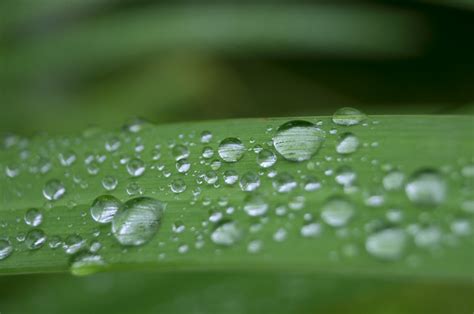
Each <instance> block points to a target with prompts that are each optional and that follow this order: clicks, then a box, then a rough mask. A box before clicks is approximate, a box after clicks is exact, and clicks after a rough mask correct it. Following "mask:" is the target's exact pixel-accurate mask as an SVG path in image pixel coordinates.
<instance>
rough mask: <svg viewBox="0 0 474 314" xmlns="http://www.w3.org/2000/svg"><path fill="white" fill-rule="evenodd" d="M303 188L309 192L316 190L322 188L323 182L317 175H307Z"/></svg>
mask: <svg viewBox="0 0 474 314" xmlns="http://www.w3.org/2000/svg"><path fill="white" fill-rule="evenodd" d="M303 188H304V190H305V191H307V192H312V191H316V190H318V189H320V188H321V182H319V180H318V179H317V178H316V177H313V176H305V177H304V182H303Z"/></svg>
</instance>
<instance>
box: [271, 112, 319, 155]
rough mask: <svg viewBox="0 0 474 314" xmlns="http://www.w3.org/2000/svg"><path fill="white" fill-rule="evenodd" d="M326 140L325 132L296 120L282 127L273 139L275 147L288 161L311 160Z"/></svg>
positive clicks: (305, 122) (309, 123)
mask: <svg viewBox="0 0 474 314" xmlns="http://www.w3.org/2000/svg"><path fill="white" fill-rule="evenodd" d="M324 140H325V132H324V131H322V130H321V129H319V128H317V127H316V126H315V125H314V124H313V123H311V122H308V121H301V120H294V121H290V122H287V123H285V124H283V125H281V126H280V127H279V128H278V130H277V132H276V134H275V136H274V137H273V146H274V147H275V149H276V151H277V152H278V153H279V154H280V155H282V156H283V158H285V159H286V160H290V161H304V160H308V159H310V158H311V157H312V156H313V155H314V154H316V152H317V151H318V150H319V148H320V147H321V145H322V143H323V142H324Z"/></svg>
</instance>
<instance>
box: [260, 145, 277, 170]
mask: <svg viewBox="0 0 474 314" xmlns="http://www.w3.org/2000/svg"><path fill="white" fill-rule="evenodd" d="M276 161H277V157H276V155H275V154H274V153H273V152H272V151H271V150H269V149H263V150H261V151H260V152H259V153H258V155H257V163H258V165H259V166H260V167H262V168H270V167H271V166H273V165H274V164H275V163H276Z"/></svg>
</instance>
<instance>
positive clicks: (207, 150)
mask: <svg viewBox="0 0 474 314" xmlns="http://www.w3.org/2000/svg"><path fill="white" fill-rule="evenodd" d="M201 156H202V157H203V158H205V159H209V158H212V156H214V150H213V149H212V148H211V147H209V146H206V147H204V148H203V149H202V154H201Z"/></svg>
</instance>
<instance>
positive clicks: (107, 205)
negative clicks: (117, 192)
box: [89, 195, 122, 224]
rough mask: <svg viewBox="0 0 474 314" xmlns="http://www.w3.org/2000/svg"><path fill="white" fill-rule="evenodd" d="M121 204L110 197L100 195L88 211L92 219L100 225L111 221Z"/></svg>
mask: <svg viewBox="0 0 474 314" xmlns="http://www.w3.org/2000/svg"><path fill="white" fill-rule="evenodd" d="M121 205H122V202H120V201H119V200H118V199H117V198H116V197H114V196H112V195H101V196H99V197H97V198H96V199H95V200H94V202H93V203H92V206H91V208H90V209H89V210H90V213H91V216H92V218H93V219H94V220H95V221H96V222H98V223H101V224H106V223H109V222H111V221H112V219H113V218H114V216H115V214H116V213H117V211H118V210H119V208H120V206H121Z"/></svg>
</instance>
